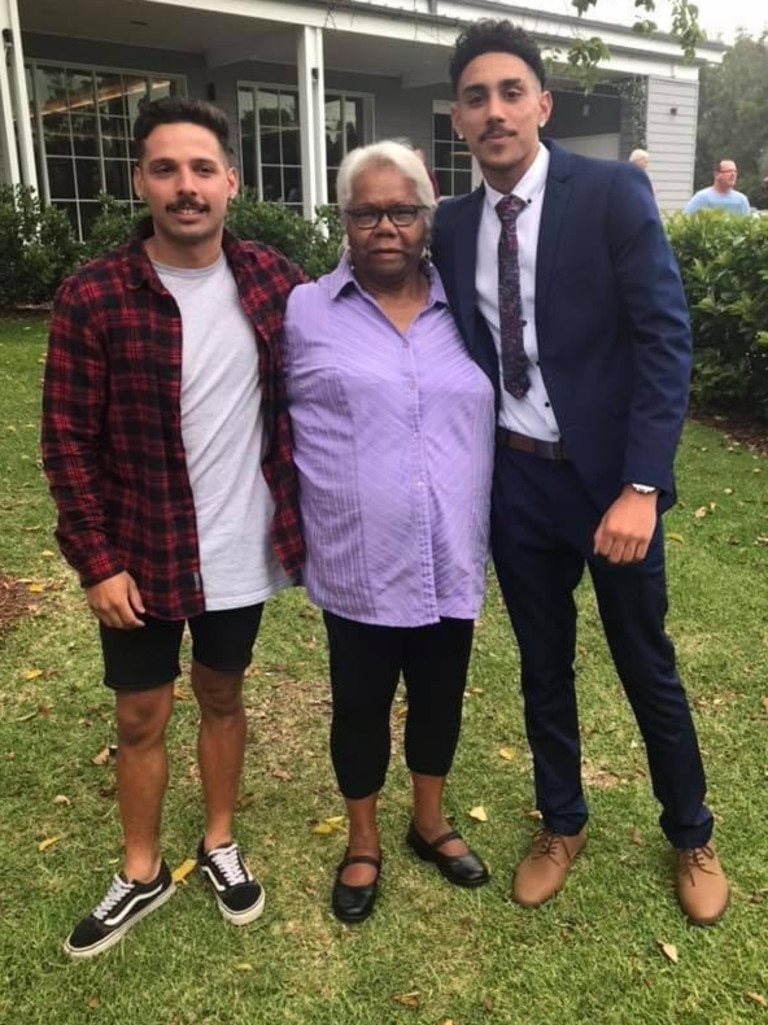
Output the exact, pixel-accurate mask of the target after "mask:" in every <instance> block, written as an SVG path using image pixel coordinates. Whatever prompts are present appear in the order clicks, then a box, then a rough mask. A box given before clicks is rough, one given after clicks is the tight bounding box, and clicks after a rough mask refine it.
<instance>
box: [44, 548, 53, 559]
mask: <svg viewBox="0 0 768 1025" xmlns="http://www.w3.org/2000/svg"><path fill="white" fill-rule="evenodd" d="M55 556H56V553H55V552H52V551H51V550H50V549H49V548H45V549H43V551H42V552H40V557H41V558H42V559H53V558H55Z"/></svg>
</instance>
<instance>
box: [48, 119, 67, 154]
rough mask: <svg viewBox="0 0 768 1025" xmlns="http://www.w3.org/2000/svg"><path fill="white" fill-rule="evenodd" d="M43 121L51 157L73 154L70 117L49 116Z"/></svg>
mask: <svg viewBox="0 0 768 1025" xmlns="http://www.w3.org/2000/svg"><path fill="white" fill-rule="evenodd" d="M42 121H43V138H44V139H45V150H46V152H47V153H48V154H49V155H50V156H57V155H59V154H63V153H71V152H72V144H71V142H70V138H69V117H68V116H67V115H66V114H47V115H44V116H43V119H42Z"/></svg>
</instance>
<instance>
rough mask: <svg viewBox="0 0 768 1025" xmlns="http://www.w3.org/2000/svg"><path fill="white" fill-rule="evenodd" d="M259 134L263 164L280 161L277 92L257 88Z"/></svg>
mask: <svg viewBox="0 0 768 1025" xmlns="http://www.w3.org/2000/svg"><path fill="white" fill-rule="evenodd" d="M259 136H260V141H261V159H262V162H263V163H265V164H279V163H280V115H279V110H278V96H277V93H270V92H264V91H263V90H261V89H260V90H259Z"/></svg>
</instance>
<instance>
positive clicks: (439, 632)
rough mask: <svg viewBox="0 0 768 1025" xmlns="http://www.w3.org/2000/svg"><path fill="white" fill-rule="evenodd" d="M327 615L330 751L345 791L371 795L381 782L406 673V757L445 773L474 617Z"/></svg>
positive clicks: (417, 767) (418, 766) (413, 764)
mask: <svg viewBox="0 0 768 1025" xmlns="http://www.w3.org/2000/svg"><path fill="white" fill-rule="evenodd" d="M323 618H324V620H325V627H326V630H327V632H328V647H329V651H330V669H331V692H332V695H333V717H332V722H331V758H332V760H333V767H334V769H335V771H336V778H337V780H338V783H339V789H340V790H341V792H342V794H343V795H344V797H347V798H350V799H359V798H363V797H368V796H370V795H371V794H374V793H376V792H377V791H379V790H381V788H382V786H383V785H384V780H385V778H386V774H387V766H388V764H389V754H390V746H391V739H390V725H389V724H390V713H391V709H392V701H393V699H394V696H395V690H396V688H397V683H398V680H399V678H400V674H401V673H402V674H403V679H404V681H405V687H406V691H407V694H408V712H407V717H406V721H405V760H406V764H407V766H408V768H409V769H410V770H411V772H417V773H423V774H424V775H427V776H446V775H447V774H448V771H449V769H450V767H451V764H452V762H453V756H454V753H455V751H456V745H457V743H458V739H459V731H460V729H461V712H462V702H463V698H464V688H465V686H466V682H467V669H468V666H469V656H470V651H471V648H472V632H473V628H474V623H473V621H472V620H471V619H441V620H440V622H439V623H435V624H434V625H430V626H422V627H389V626H372V625H370V624H368V623H358V622H354V621H353V620H349V619H343V618H341V617H340V616H336V615H333V614H332V613H330V612H324V613H323Z"/></svg>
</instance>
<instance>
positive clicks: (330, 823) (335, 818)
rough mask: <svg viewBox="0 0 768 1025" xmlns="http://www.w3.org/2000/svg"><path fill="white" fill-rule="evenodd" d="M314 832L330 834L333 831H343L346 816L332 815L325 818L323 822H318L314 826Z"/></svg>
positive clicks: (324, 834)
mask: <svg viewBox="0 0 768 1025" xmlns="http://www.w3.org/2000/svg"><path fill="white" fill-rule="evenodd" d="M312 832H313V833H315V834H316V835H317V836H330V835H331V833H343V832H344V816H343V815H332V816H331V817H330V818H328V819H325V820H324V821H323V822H318V823H317V825H316V826H313V827H312Z"/></svg>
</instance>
